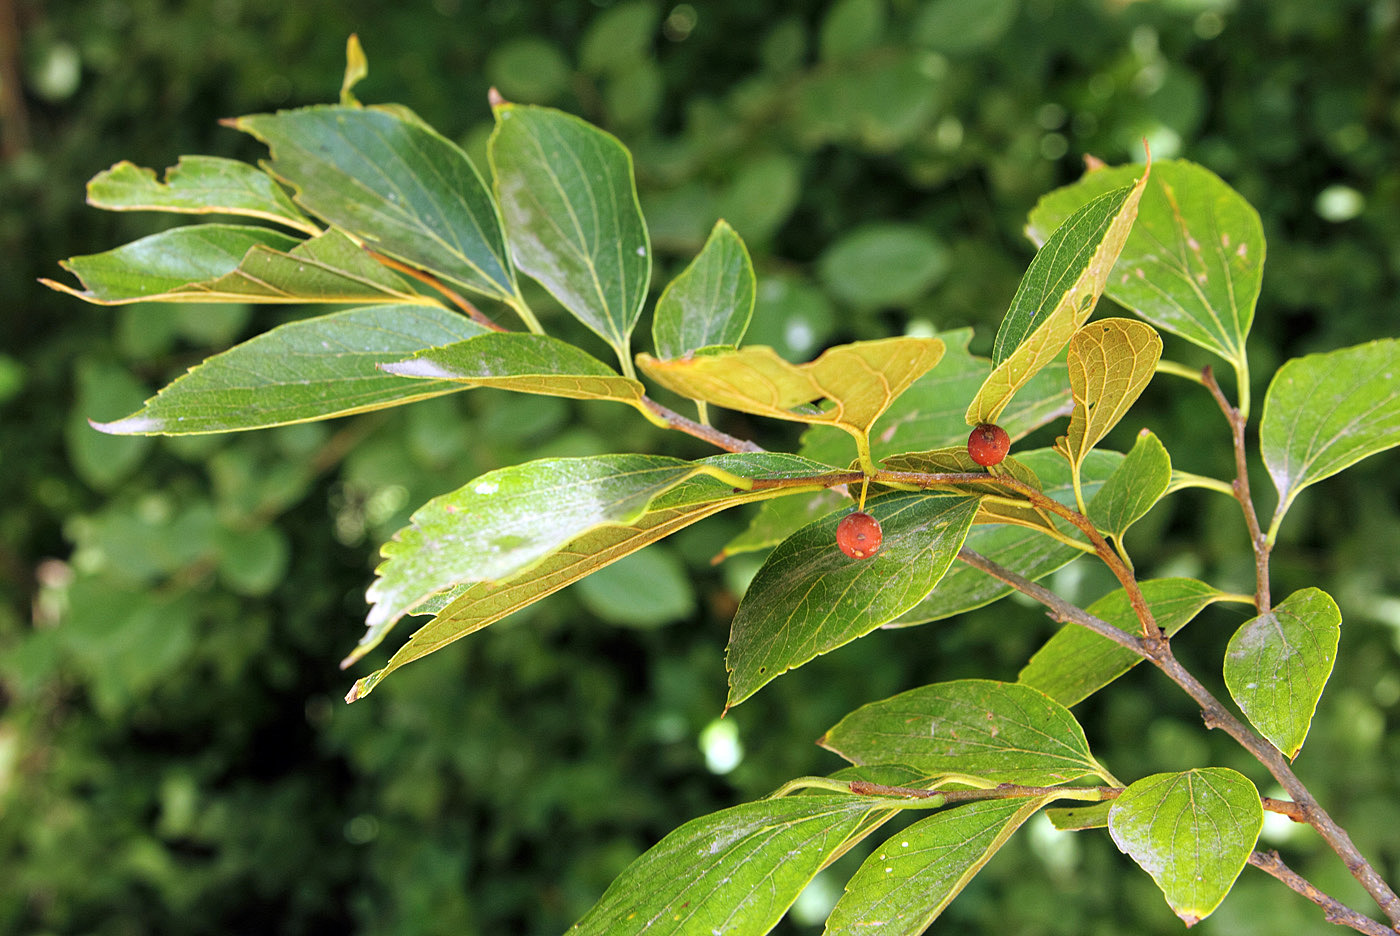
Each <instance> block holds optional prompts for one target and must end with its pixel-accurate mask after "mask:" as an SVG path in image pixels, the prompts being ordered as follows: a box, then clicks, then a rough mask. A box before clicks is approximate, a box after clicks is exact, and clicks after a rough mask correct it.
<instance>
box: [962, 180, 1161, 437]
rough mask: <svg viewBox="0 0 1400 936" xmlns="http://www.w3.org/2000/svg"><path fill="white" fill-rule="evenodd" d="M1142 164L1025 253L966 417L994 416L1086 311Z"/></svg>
mask: <svg viewBox="0 0 1400 936" xmlns="http://www.w3.org/2000/svg"><path fill="white" fill-rule="evenodd" d="M1146 184H1147V170H1146V169H1144V170H1143V176H1142V178H1141V179H1139V180H1138V181H1137V183H1136V184H1133V185H1126V186H1124V187H1122V188H1118V189H1114V190H1113V191H1111V192H1107V193H1105V194H1103V195H1101V196H1099V197H1098V198H1095V199H1094V200H1093V201H1091V202H1089V203H1088V204H1087V205H1085V206H1084V207H1082V208H1080V209H1079V210H1078V211H1076V212H1075V213H1074V214H1073V215H1071V216H1070V217H1069V218H1068V219H1067V220H1066V221H1065V222H1064V223H1063V224H1062V225H1060V227H1059V228H1058V229H1057V230H1056V231H1055V233H1054V234H1053V235H1052V236H1051V237H1050V239H1049V240H1048V241H1046V243H1045V246H1043V247H1042V248H1041V249H1040V250H1039V251H1038V252H1037V253H1036V255H1035V259H1034V260H1032V261H1031V265H1030V268H1029V269H1027V270H1026V275H1025V276H1024V277H1022V279H1021V285H1020V287H1019V288H1018V289H1017V290H1016V295H1015V296H1014V297H1013V298H1012V300H1011V308H1010V309H1009V310H1008V311H1007V313H1006V317H1005V318H1004V319H1002V323H1001V328H1000V329H998V330H997V336H996V340H995V341H994V342H993V344H992V363H993V364H994V365H995V369H994V370H993V371H992V373H991V375H990V376H989V377H988V378H987V380H986V382H985V383H984V384H983V385H982V388H981V389H980V390H979V391H978V392H977V396H976V398H975V399H973V401H972V405H971V406H969V407H968V409H967V416H966V421H967V423H968V425H977V424H979V423H995V422H996V421H997V420H998V418H999V417H1000V416H1001V412H1002V410H1004V409H1006V406H1007V404H1008V403H1010V401H1011V398H1012V397H1013V396H1015V394H1016V392H1017V391H1018V390H1020V389H1021V388H1022V387H1023V386H1024V385H1025V384H1026V381H1028V380H1029V379H1030V378H1031V377H1033V376H1034V375H1035V374H1036V372H1037V371H1039V370H1040V369H1041V368H1043V367H1045V366H1046V365H1047V364H1049V363H1050V362H1051V361H1053V360H1054V359H1055V357H1056V356H1057V355H1059V353H1060V351H1061V350H1062V349H1063V348H1064V346H1065V345H1066V344H1068V343H1069V340H1070V339H1071V338H1072V337H1074V333H1075V332H1076V331H1078V330H1079V328H1080V326H1082V325H1083V324H1084V322H1085V321H1086V320H1087V319H1088V318H1089V315H1090V313H1092V312H1093V311H1094V305H1095V304H1096V303H1097V302H1098V299H1099V295H1100V294H1101V293H1102V292H1103V289H1104V285H1105V283H1106V282H1107V280H1108V274H1109V271H1110V270H1112V269H1113V264H1114V261H1116V260H1117V259H1118V252H1119V251H1120V250H1122V249H1123V244H1124V242H1125V241H1126V240H1127V237H1128V232H1129V231H1130V230H1131V229H1132V226H1133V219H1134V218H1135V217H1136V216H1137V205H1138V199H1139V198H1140V197H1141V196H1142V190H1143V186H1145V185H1146Z"/></svg>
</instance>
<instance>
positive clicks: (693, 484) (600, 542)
mask: <svg viewBox="0 0 1400 936" xmlns="http://www.w3.org/2000/svg"><path fill="white" fill-rule="evenodd" d="M695 464H696V465H698V466H704V467H708V468H711V469H719V470H720V471H721V472H729V473H732V474H735V475H739V476H742V477H747V478H757V477H764V478H775V477H785V476H788V477H810V476H814V475H820V474H821V473H822V472H824V471H831V470H834V469H831V468H830V467H829V466H826V465H820V464H817V463H816V462H812V461H809V460H807V459H804V458H800V457H798V456H796V455H787V454H782V453H769V452H757V453H742V454H733V455H716V456H713V457H711V458H706V459H703V460H701V461H700V462H696V463H695ZM791 490H792V489H783V488H767V489H764V490H759V491H738V492H736V491H735V490H734V488H733V486H732V485H730V484H727V483H725V482H724V481H721V480H719V479H718V478H715V477H710V476H708V475H704V474H696V475H694V476H693V477H690V478H688V479H686V480H684V481H682V482H681V483H680V484H678V485H677V486H676V487H674V488H673V489H671V490H669V491H667V492H665V493H663V494H661V495H660V496H659V497H657V498H655V499H654V500H653V501H652V502H651V504H650V505H649V507H648V509H647V511H646V512H645V513H644V514H643V515H642V516H641V517H640V518H639V519H638V520H637V521H635V522H634V523H632V524H630V525H627V526H615V525H606V526H600V527H596V528H594V529H592V530H590V531H588V532H586V533H584V534H583V535H581V536H579V537H577V538H576V539H574V540H572V541H570V542H569V543H567V544H565V545H563V546H562V547H561V548H559V549H558V550H556V551H554V552H553V553H550V554H549V555H546V556H545V557H544V558H543V559H542V560H541V561H540V562H538V563H537V564H535V565H532V566H528V567H526V568H525V569H524V570H523V571H520V572H518V573H516V574H514V575H511V576H508V577H506V578H503V579H501V580H499V581H491V582H477V583H473V584H467V585H459V586H457V587H456V588H454V589H451V590H450V591H446V592H445V593H439V594H436V595H433V596H432V597H430V598H428V599H426V600H424V601H423V602H420V603H419V604H418V605H417V606H416V607H415V608H414V609H413V610H414V612H415V613H417V612H426V613H432V614H434V615H435V617H434V618H433V620H431V621H429V622H428V623H427V624H425V625H424V626H423V627H421V628H419V630H418V631H417V632H415V633H414V634H413V636H412V637H411V638H410V639H409V640H408V641H407V642H406V643H405V644H404V646H403V647H401V648H400V649H399V651H398V652H397V653H395V654H394V655H393V657H392V658H391V659H390V660H389V663H388V664H387V665H386V666H385V667H384V668H383V669H381V670H379V671H377V672H375V673H372V674H371V675H369V676H367V677H365V678H364V679H361V680H359V681H358V682H357V683H356V684H355V687H354V688H353V689H352V690H351V692H350V695H349V696H348V697H347V699H348V701H354V700H355V699H358V698H363V697H364V696H365V695H366V694H368V693H369V691H370V690H371V689H373V688H374V687H375V686H376V685H378V683H379V682H380V681H381V680H382V679H383V678H384V677H385V676H387V675H388V674H389V673H391V672H393V671H394V670H396V669H398V668H399V667H401V666H403V665H405V664H407V663H410V662H412V661H413V660H416V659H419V658H420V657H423V656H426V655H428V654H429V653H432V652H433V651H435V650H439V649H441V648H442V647H444V646H446V645H447V644H449V643H451V642H453V641H454V640H458V639H460V638H462V637H465V636H467V635H468V634H471V633H474V632H476V631H478V630H481V629H482V628H483V627H486V626H487V625H489V624H493V623H495V622H496V621H499V620H500V619H501V618H503V617H505V616H506V615H508V614H510V613H512V612H514V611H518V610H519V609H521V608H524V607H526V606H528V605H530V604H532V603H534V602H536V601H538V600H540V599H541V598H543V597H545V596H546V595H550V594H553V593H554V592H556V591H558V590H559V589H561V588H563V587H564V586H566V585H569V584H571V583H573V582H576V581H578V580H579V579H581V578H583V577H584V576H586V575H588V574H589V573H591V572H596V571H597V570H598V569H601V568H602V567H604V566H606V565H608V564H609V563H612V562H615V561H617V560H618V559H621V558H623V557H624V556H627V555H630V554H631V553H633V552H636V551H637V550H638V549H641V548H642V547H644V546H647V545H649V544H650V543H654V542H656V541H657V540H659V539H662V538H664V537H666V536H669V535H670V534H672V533H674V532H676V531H677V530H680V529H683V528H685V527H687V526H689V525H690V524H692V523H695V522H696V521H699V520H702V519H704V518H705V517H708V516H710V515H711V514H714V513H717V512H719V511H721V510H724V509H725V508H727V507H733V506H736V505H739V504H747V503H752V502H754V501H761V500H766V499H768V498H771V497H781V496H783V495H785V494H787V493H789V492H790V491H791ZM396 620H397V618H387V617H386V618H384V619H383V620H381V621H377V622H372V623H371V624H370V627H369V630H368V631H367V632H366V634H365V636H364V637H363V638H362V639H361V640H360V643H359V645H358V646H357V647H356V648H355V651H354V652H353V653H351V654H350V656H348V657H347V658H346V659H345V660H344V661H343V662H342V663H341V666H342V668H343V667H346V666H349V665H350V664H352V663H354V662H355V661H356V660H358V659H360V658H361V657H363V656H364V655H365V654H366V653H368V652H369V651H370V650H373V649H374V648H375V646H377V645H378V644H379V643H380V641H382V640H383V639H384V636H385V634H387V633H388V631H389V629H390V628H391V627H392V626H393V625H394V623H395V621H396Z"/></svg>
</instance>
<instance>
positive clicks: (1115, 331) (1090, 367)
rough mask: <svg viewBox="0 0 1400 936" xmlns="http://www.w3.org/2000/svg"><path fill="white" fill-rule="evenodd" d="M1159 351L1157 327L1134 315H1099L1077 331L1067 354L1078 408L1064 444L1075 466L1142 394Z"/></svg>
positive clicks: (1160, 350) (1072, 391)
mask: <svg viewBox="0 0 1400 936" xmlns="http://www.w3.org/2000/svg"><path fill="white" fill-rule="evenodd" d="M1161 356H1162V339H1161V338H1160V337H1158V335H1157V332H1156V331H1154V330H1153V329H1152V326H1151V325H1145V324H1143V323H1142V322H1138V321H1134V320H1133V319H1122V318H1108V319H1101V320H1099V321H1097V322H1090V323H1089V324H1087V325H1085V326H1084V327H1083V328H1081V329H1079V331H1077V332H1075V333H1074V337H1073V338H1072V339H1070V343H1069V359H1068V365H1069V386H1070V392H1071V393H1073V394H1074V412H1073V413H1071V414H1070V418H1069V432H1068V434H1067V436H1066V443H1065V448H1066V451H1067V454H1068V455H1069V458H1070V461H1071V462H1072V463H1073V464H1074V465H1075V466H1076V468H1077V467H1078V465H1079V464H1080V463H1081V462H1082V461H1083V460H1084V456H1085V454H1086V453H1087V452H1088V451H1089V450H1090V449H1092V448H1093V447H1094V446H1095V445H1097V444H1098V443H1099V440H1101V439H1102V438H1103V437H1104V436H1105V435H1107V434H1108V431H1109V430H1110V429H1112V428H1113V427H1114V426H1116V425H1117V424H1118V421H1119V420H1120V419H1122V418H1123V416H1124V415H1125V414H1126V413H1127V412H1128V408H1129V407H1131V406H1132V405H1133V403H1134V402H1135V401H1136V400H1137V398H1138V396H1139V395H1141V393H1142V391H1143V390H1144V389H1145V388H1146V387H1147V384H1148V383H1149V382H1150V381H1151V380H1152V375H1153V374H1154V373H1155V372H1156V368H1157V360H1158V358H1160V357H1161Z"/></svg>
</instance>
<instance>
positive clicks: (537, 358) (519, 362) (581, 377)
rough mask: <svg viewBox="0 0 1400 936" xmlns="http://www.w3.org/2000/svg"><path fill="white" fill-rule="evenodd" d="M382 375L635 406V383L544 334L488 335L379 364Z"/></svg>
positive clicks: (641, 390) (640, 392)
mask: <svg viewBox="0 0 1400 936" xmlns="http://www.w3.org/2000/svg"><path fill="white" fill-rule="evenodd" d="M381 369H382V370H383V371H384V372H385V373H388V374H396V375H398V376H400V377H421V378H426V379H429V380H433V381H439V380H450V381H453V382H457V383H463V384H466V385H468V386H472V387H496V388H499V389H502V390H515V391H517V392H520V393H540V394H544V395H546V396H558V397H567V398H569V399H573V400H619V401H621V402H624V403H629V404H632V405H639V404H640V402H641V400H642V397H644V396H645V395H646V388H645V387H643V386H642V385H641V383H640V382H638V381H636V380H633V379H631V378H629V377H623V376H622V375H620V374H619V373H618V372H617V371H615V370H613V369H612V368H611V367H608V366H607V365H606V364H604V363H603V362H602V361H600V360H598V359H597V358H595V357H593V356H592V355H591V354H588V353H586V352H584V351H581V350H579V349H578V348H576V347H575V346H573V345H571V344H569V343H568V342H566V341H560V340H559V339H558V338H550V337H549V336H547V335H526V334H522V333H519V332H488V333H486V334H482V335H478V336H475V337H472V338H469V339H467V340H466V341H461V342H457V343H454V344H449V345H444V346H442V347H437V348H430V349H427V350H424V351H421V352H419V353H418V354H415V355H414V356H413V357H410V358H406V359H404V360H401V361H391V362H388V363H385V364H383V365H381Z"/></svg>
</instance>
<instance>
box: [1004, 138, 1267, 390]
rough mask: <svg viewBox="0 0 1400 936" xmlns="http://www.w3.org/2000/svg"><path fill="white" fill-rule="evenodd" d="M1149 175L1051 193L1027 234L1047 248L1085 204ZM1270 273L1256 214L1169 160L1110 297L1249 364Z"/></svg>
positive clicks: (1209, 176) (1109, 175)
mask: <svg viewBox="0 0 1400 936" xmlns="http://www.w3.org/2000/svg"><path fill="white" fill-rule="evenodd" d="M1141 172H1142V167H1141V166H1118V167H1116V168H1112V169H1101V170H1097V171H1094V172H1090V173H1088V174H1086V175H1085V176H1084V177H1083V178H1082V179H1080V180H1079V181H1078V182H1076V183H1074V184H1073V185H1069V186H1066V187H1065V188H1062V189H1057V190H1056V191H1054V192H1051V193H1050V194H1048V195H1046V196H1045V197H1044V198H1042V199H1041V200H1040V201H1039V202H1038V203H1037V204H1036V206H1035V208H1034V209H1033V210H1032V211H1031V215H1030V220H1029V223H1028V224H1027V226H1026V233H1027V234H1028V235H1029V236H1030V238H1031V240H1033V241H1035V242H1036V243H1037V244H1043V243H1045V242H1046V241H1047V240H1048V239H1049V238H1050V237H1051V236H1052V232H1053V231H1055V230H1056V228H1058V227H1059V225H1060V224H1061V223H1062V221H1063V220H1064V219H1065V218H1068V217H1069V216H1070V215H1071V214H1073V213H1074V212H1075V211H1076V210H1078V209H1079V207H1080V206H1081V205H1084V204H1086V203H1088V202H1089V201H1091V200H1092V199H1094V198H1096V197H1098V196H1099V195H1100V194H1101V193H1103V192H1106V191H1109V190H1112V189H1116V188H1118V187H1119V186H1122V185H1126V184H1128V183H1130V182H1131V181H1132V180H1133V179H1134V178H1136V177H1137V176H1138V175H1139V174H1140V173H1141ZM1263 267H1264V230H1263V226H1262V225H1261V224H1260V222H1259V214H1258V212H1256V211H1255V210H1254V208H1253V207H1251V206H1250V204H1249V203H1248V202H1247V201H1245V200H1244V198H1243V197H1241V196H1240V195H1239V193H1238V192H1236V191H1235V190H1234V189H1232V188H1230V187H1229V186H1228V185H1226V184H1225V183H1224V182H1222V181H1221V180H1220V178H1219V177H1218V176H1216V175H1215V174H1214V173H1212V172H1210V171H1209V170H1208V169H1204V168H1202V167H1201V166H1198V165H1195V164H1194V163H1190V162H1186V161H1184V160H1162V161H1158V162H1155V163H1153V165H1152V177H1151V179H1150V180H1149V181H1148V184H1147V190H1146V191H1145V192H1144V193H1143V196H1142V202H1141V204H1140V205H1139V207H1138V219H1137V223H1136V224H1135V225H1134V226H1133V231H1132V233H1131V234H1130V235H1129V236H1128V241H1127V244H1126V245H1124V247H1123V252H1122V254H1121V255H1120V257H1119V260H1118V265H1117V267H1116V268H1115V269H1114V273H1113V276H1112V277H1111V278H1110V279H1109V282H1108V287H1107V292H1108V295H1109V297H1110V298H1111V299H1113V300H1114V301H1115V302H1118V303H1120V304H1121V305H1123V306H1125V307H1127V308H1129V309H1132V310H1133V312H1135V313H1137V314H1138V315H1140V316H1141V317H1142V318H1144V319H1146V320H1147V321H1149V322H1151V323H1152V324H1154V325H1156V326H1157V327H1158V328H1162V329H1165V330H1166V331H1169V332H1172V333H1173V334H1176V335H1180V336H1181V337H1183V338H1185V339H1187V340H1188V341H1191V342H1193V343H1195V344H1197V345H1200V346H1201V347H1203V348H1207V349H1209V350H1211V351H1213V352H1215V353H1216V354H1219V355H1220V356H1221V357H1223V358H1225V359H1226V360H1227V361H1230V362H1231V363H1233V364H1235V365H1237V366H1241V365H1242V362H1243V361H1244V354H1245V350H1244V345H1245V337H1246V336H1247V335H1248V334H1249V327H1250V324H1251V323H1252V322H1253V320H1254V306H1255V303H1256V302H1257V301H1258V299H1259V284H1260V281H1261V279H1262V277H1263Z"/></svg>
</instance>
